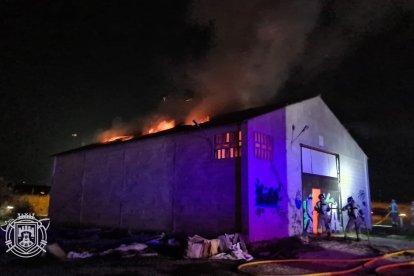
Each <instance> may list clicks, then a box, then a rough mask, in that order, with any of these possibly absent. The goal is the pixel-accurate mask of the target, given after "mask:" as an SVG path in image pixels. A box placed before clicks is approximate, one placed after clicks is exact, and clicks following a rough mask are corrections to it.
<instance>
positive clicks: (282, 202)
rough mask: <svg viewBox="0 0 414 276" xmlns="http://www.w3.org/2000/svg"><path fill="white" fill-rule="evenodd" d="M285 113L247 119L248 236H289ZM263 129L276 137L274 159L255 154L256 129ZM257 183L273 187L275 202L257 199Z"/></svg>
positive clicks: (278, 111) (278, 112)
mask: <svg viewBox="0 0 414 276" xmlns="http://www.w3.org/2000/svg"><path fill="white" fill-rule="evenodd" d="M284 124H285V114H284V110H277V111H273V112H270V113H267V114H265V115H262V116H258V117H255V118H252V119H249V120H248V122H247V129H248V130H247V136H248V144H247V156H243V158H247V160H246V161H247V168H248V172H247V180H246V181H247V185H244V187H245V188H246V187H247V195H248V199H247V200H248V218H249V226H248V227H249V231H248V234H249V240H250V241H259V240H267V239H272V238H275V237H286V236H287V235H288V225H289V221H290V219H291V218H290V217H288V216H287V214H288V208H289V203H290V201H289V199H288V197H287V193H286V191H287V183H286V147H285V140H286V138H285V127H284ZM255 132H260V133H263V134H266V135H270V136H272V137H273V141H274V143H273V151H274V158H273V160H272V161H270V160H265V159H260V158H257V157H256V156H255V154H254V148H255V141H254V133H255ZM257 185H263V187H264V189H265V190H264V192H269V190H270V189H273V190H272V191H273V192H274V194H273V196H277V197H279V198H278V200H277V201H278V202H277V204H275V205H272V206H269V205H263V204H260V202H259V201H258V194H257V193H258V190H257Z"/></svg>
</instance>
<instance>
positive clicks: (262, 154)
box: [254, 132, 273, 160]
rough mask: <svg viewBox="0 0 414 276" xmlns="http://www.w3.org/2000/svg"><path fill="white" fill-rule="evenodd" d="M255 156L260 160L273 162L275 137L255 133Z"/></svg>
mask: <svg viewBox="0 0 414 276" xmlns="http://www.w3.org/2000/svg"><path fill="white" fill-rule="evenodd" d="M254 156H255V157H257V158H260V159H265V160H273V137H272V136H270V135H267V134H263V133H260V132H254Z"/></svg>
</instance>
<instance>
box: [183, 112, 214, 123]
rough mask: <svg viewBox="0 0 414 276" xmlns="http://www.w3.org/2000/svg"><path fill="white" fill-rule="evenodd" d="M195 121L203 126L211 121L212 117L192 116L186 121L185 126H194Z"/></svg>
mask: <svg viewBox="0 0 414 276" xmlns="http://www.w3.org/2000/svg"><path fill="white" fill-rule="evenodd" d="M193 120H194V121H196V122H197V123H198V124H202V123H205V122H208V121H210V116H208V115H202V114H191V115H190V116H188V117H187V118H186V119H185V124H186V125H194V122H193Z"/></svg>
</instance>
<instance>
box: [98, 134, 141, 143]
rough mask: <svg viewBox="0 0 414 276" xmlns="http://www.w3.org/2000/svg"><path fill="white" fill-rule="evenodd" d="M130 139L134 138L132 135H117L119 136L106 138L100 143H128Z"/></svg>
mask: <svg viewBox="0 0 414 276" xmlns="http://www.w3.org/2000/svg"><path fill="white" fill-rule="evenodd" d="M132 138H134V136H132V135H119V136H113V137H110V138H106V139H104V140H103V141H102V143H105V144H106V143H113V142H121V141H122V142H124V141H128V140H131V139H132Z"/></svg>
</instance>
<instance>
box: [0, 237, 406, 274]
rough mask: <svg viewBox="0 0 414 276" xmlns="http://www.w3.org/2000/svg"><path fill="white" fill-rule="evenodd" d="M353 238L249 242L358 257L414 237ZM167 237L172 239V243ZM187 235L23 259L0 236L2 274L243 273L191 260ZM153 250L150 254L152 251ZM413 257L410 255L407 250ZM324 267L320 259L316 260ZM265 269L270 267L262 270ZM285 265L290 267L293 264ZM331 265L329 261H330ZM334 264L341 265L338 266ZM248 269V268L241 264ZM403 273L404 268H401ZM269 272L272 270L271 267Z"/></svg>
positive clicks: (95, 243)
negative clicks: (122, 248) (126, 249)
mask: <svg viewBox="0 0 414 276" xmlns="http://www.w3.org/2000/svg"><path fill="white" fill-rule="evenodd" d="M151 235H156V234H154V233H152V234H148V233H132V234H131V233H126V232H118V231H102V230H100V229H92V230H91V229H77V230H66V231H63V232H62V231H60V230H58V231H52V233H51V234H50V240H49V243H54V242H56V243H57V244H59V245H60V247H61V248H62V249H63V250H64V251H66V252H70V251H74V252H86V251H87V252H92V253H94V254H96V253H97V252H102V251H104V250H107V249H109V248H114V247H116V246H119V245H120V244H129V243H132V242H142V241H144V240H148V239H151ZM362 238H363V240H362V241H360V242H357V241H355V240H354V238H353V237H351V239H348V240H346V241H345V240H344V239H343V237H342V236H341V235H337V236H333V237H331V238H330V239H329V240H328V239H327V238H326V237H318V236H315V237H314V236H311V237H309V238H303V237H291V238H285V239H274V240H271V241H264V242H257V243H253V244H248V250H249V253H250V254H251V255H253V256H254V258H255V260H254V261H258V260H275V259H357V258H365V257H374V256H380V255H383V254H385V253H389V252H393V251H397V250H401V249H414V241H409V240H407V239H406V238H405V237H403V236H400V235H382V236H379V235H376V236H370V240H369V242H368V240H367V238H368V237H367V236H363V237H362ZM171 241H174V242H173V243H172V242H171ZM185 244H186V237H184V236H182V237H179V236H174V237H173V238H172V236H165V237H164V238H163V239H162V240H159V241H157V242H155V243H152V244H151V243H150V244H148V246H149V247H148V249H147V253H151V254H147V255H145V254H144V255H145V256H142V255H140V254H136V253H130V254H120V253H114V254H108V255H105V256H99V255H95V256H92V257H90V258H85V259H66V260H61V259H59V258H57V257H55V256H54V255H53V254H50V253H46V254H44V255H43V256H37V257H34V258H30V259H22V258H19V257H16V256H14V255H12V254H10V253H5V249H6V248H5V245H4V240H0V275H246V273H243V272H241V271H239V270H238V266H239V265H241V264H243V263H244V262H243V261H229V260H209V259H203V260H190V259H185V258H183V254H184V250H185ZM155 254H157V256H154V255H155ZM150 255H151V256H150ZM405 258H406V259H411V260H413V257H412V256H405ZM318 267H319V268H321V267H322V265H321V264H319V265H318ZM297 268H298V269H299V270H298V273H309V271H311V270H309V268H305V267H302V268H301V267H300V266H299V267H297ZM266 269H267V270H268V271H267V272H266ZM272 269H273V268H266V267H261V268H260V269H259V270H253V271H248V272H250V273H252V274H269V273H268V272H269V271H270V272H272ZM286 269H287V270H288V271H289V272H290V273H292V272H293V271H294V270H293V268H292V267H291V266H287V267H286ZM329 269H331V267H329ZM332 269H339V270H340V269H341V268H340V267H338V266H336V267H333V268H332ZM243 271H247V270H243ZM394 272H395V271H394ZM404 273H407V270H404ZM270 274H271V273H270Z"/></svg>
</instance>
